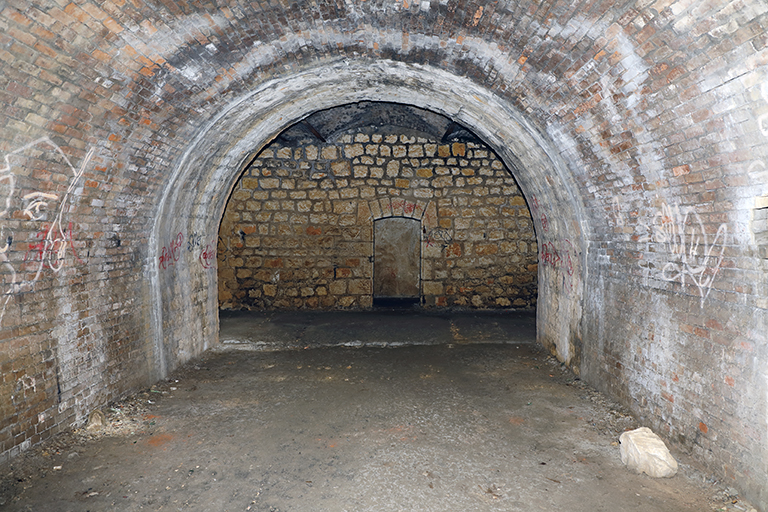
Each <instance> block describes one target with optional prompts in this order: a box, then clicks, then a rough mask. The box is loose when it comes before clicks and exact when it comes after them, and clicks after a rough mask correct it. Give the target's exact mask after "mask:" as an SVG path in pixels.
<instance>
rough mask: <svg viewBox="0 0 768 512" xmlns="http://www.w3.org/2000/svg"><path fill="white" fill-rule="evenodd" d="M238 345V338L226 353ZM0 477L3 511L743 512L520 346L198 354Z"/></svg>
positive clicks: (550, 362)
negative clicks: (656, 458)
mask: <svg viewBox="0 0 768 512" xmlns="http://www.w3.org/2000/svg"><path fill="white" fill-rule="evenodd" d="M237 345H238V346H239V347H240V348H243V347H242V343H240V344H237ZM104 412H105V413H106V417H107V425H106V427H102V428H100V429H98V430H94V431H88V430H85V429H82V430H78V431H75V432H72V433H68V434H65V435H61V436H58V437H57V438H55V439H53V440H52V441H51V442H48V443H46V444H45V445H44V446H41V447H38V448H36V449H33V450H30V451H28V452H26V453H24V454H23V455H21V456H20V457H17V458H16V459H14V460H13V461H12V463H11V464H10V465H7V466H4V467H0V508H2V509H3V510H4V511H6V510H7V511H9V512H11V511H18V510H31V511H73V512H74V511H90V512H97V511H107V510H110V511H111V510H116V511H117V510H119V511H135V510H173V511H175V510H200V511H208V510H210V511H274V512H277V511H334V512H336V511H377V512H378V511H382V512H383V511H436V512H438V511H439V512H446V511H462V512H463V511H493V510H499V511H502V510H503V511H526V512H528V511H556V510H568V511H574V512H579V511H585V512H586V511H589V512H596V511H612V512H614V511H637V512H651V511H659V512H673V511H674V512H686V511H690V512H702V511H710V510H747V511H748V510H750V509H751V507H750V506H749V504H748V503H746V502H744V501H741V500H739V498H738V495H737V494H738V493H737V492H736V491H735V490H733V489H724V488H722V487H721V486H719V485H718V483H717V482H716V481H715V480H714V479H712V478H710V477H708V476H707V475H705V474H703V473H701V472H699V471H697V470H696V469H695V468H694V467H693V466H691V465H690V461H688V460H687V459H686V458H685V457H684V456H683V455H681V454H679V453H675V456H676V457H677V459H678V461H679V462H680V463H681V466H680V472H679V473H678V475H677V476H675V477H674V478H670V479H658V480H657V479H652V478H650V477H648V476H646V475H637V474H634V473H631V472H629V471H628V470H627V469H626V468H625V467H624V466H623V465H622V464H621V461H620V459H619V447H618V443H617V441H618V435H619V434H620V433H621V432H622V431H624V430H626V429H629V428H634V427H637V426H639V425H637V424H636V422H635V420H634V419H633V418H632V417H630V416H629V415H627V414H626V413H625V412H624V411H622V410H621V408H619V407H617V406H616V405H615V404H612V403H611V402H610V401H609V400H607V399H606V398H605V397H604V396H602V395H601V394H600V393H597V392H595V391H594V390H592V389H590V388H589V387H587V386H585V385H583V384H582V383H581V382H580V381H579V380H576V379H575V378H574V376H573V375H572V374H571V373H570V372H569V371H568V370H567V369H565V368H563V367H562V366H561V365H560V364H559V363H558V362H557V361H556V360H554V359H553V358H551V357H550V356H548V355H547V354H545V353H544V352H543V351H542V350H541V349H540V348H539V347H537V346H536V345H534V344H532V343H527V344H487V343H486V344H464V343H452V344H442V345H432V346H410V347H399V348H380V347H324V348H323V347H320V348H310V349H303V348H302V349H293V350H282V351H263V350H260V351H254V350H251V351H246V350H232V349H230V350H221V351H210V352H207V353H206V354H204V355H203V357H201V358H200V359H198V360H196V361H194V362H192V363H190V364H189V365H187V366H185V367H184V368H181V369H179V370H178V371H177V372H175V373H174V374H173V375H172V376H171V378H169V379H167V380H164V381H162V382H160V383H158V384H157V385H155V386H154V387H152V388H151V389H149V390H146V391H145V392H142V393H139V394H137V395H136V396H133V397H130V398H128V399H126V400H124V401H122V402H120V403H116V404H112V406H111V407H109V408H108V409H105V411H104Z"/></svg>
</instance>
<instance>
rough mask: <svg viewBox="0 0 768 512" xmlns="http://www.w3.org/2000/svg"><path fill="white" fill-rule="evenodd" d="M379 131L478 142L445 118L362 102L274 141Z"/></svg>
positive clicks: (314, 118) (325, 113)
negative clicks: (368, 130)
mask: <svg viewBox="0 0 768 512" xmlns="http://www.w3.org/2000/svg"><path fill="white" fill-rule="evenodd" d="M382 128H390V129H395V131H399V132H403V133H408V132H412V134H413V135H421V136H423V137H427V138H429V139H432V140H437V141H441V142H478V143H479V142H481V141H480V139H479V138H478V137H477V136H476V135H475V134H474V133H472V131H470V130H468V129H467V128H465V127H463V126H461V125H460V124H458V123H456V122H455V121H453V120H451V119H449V118H448V117H446V116H443V115H441V114H437V113H435V112H432V111H429V110H425V109H421V108H418V107H413V106H410V105H403V104H400V103H386V102H372V101H362V102H360V103H350V104H347V105H342V106H339V107H334V108H330V109H327V110H321V111H319V112H315V113H314V114H312V115H310V116H309V117H306V118H305V119H303V120H302V121H300V122H298V123H296V124H294V125H292V126H290V127H288V128H287V129H286V130H285V131H283V132H282V133H281V134H280V135H279V136H278V137H277V139H276V141H277V142H278V143H279V144H284V145H292V144H297V143H300V142H302V141H307V140H319V141H321V142H335V141H336V139H337V137H338V136H340V135H341V134H342V133H350V132H351V131H361V132H364V131H366V130H367V129H370V130H379V131H380V130H381V129H382Z"/></svg>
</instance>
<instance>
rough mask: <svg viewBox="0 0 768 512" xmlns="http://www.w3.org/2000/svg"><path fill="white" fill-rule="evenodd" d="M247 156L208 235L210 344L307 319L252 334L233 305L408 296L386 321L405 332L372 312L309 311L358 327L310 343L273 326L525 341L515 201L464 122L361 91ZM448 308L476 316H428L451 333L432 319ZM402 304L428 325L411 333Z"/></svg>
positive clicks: (530, 313)
mask: <svg viewBox="0 0 768 512" xmlns="http://www.w3.org/2000/svg"><path fill="white" fill-rule="evenodd" d="M254 155H255V156H254V157H253V158H251V159H250V160H249V161H248V162H247V163H246V165H245V167H244V169H243V171H242V175H241V176H240V178H239V179H238V181H237V183H236V184H235V186H234V188H233V191H232V194H231V196H230V198H229V200H228V202H227V206H226V209H225V211H224V214H223V218H222V223H221V227H220V230H219V237H218V250H217V255H218V286H219V306H220V308H221V309H222V317H221V319H220V322H221V336H222V339H223V340H224V341H225V343H227V344H229V345H230V346H231V345H232V344H234V343H236V342H237V340H238V339H240V340H241V341H242V342H243V343H247V342H248V340H250V341H256V342H257V343H259V346H263V344H264V343H266V342H267V341H265V340H269V344H270V346H272V347H276V346H277V347H279V346H280V342H279V340H278V337H277V336H276V333H277V331H279V330H280V329H283V330H285V329H286V327H287V325H290V324H296V323H298V324H299V325H302V326H306V315H282V316H281V317H280V318H281V320H280V326H281V327H280V329H278V328H276V326H275V325H271V326H270V329H269V331H270V333H269V334H267V333H263V332H262V333H260V332H259V331H263V330H264V326H263V324H262V325H260V324H259V323H258V321H256V320H255V319H256V318H258V319H261V320H263V318H264V316H265V315H244V314H238V313H234V312H237V311H244V310H250V311H262V312H264V311H315V312H317V311H330V310H336V311H338V310H351V311H366V310H368V311H370V310H371V309H372V308H373V309H374V310H377V311H378V310H380V309H381V308H392V307H398V308H403V307H408V306H415V307H416V308H415V309H413V308H411V311H410V313H411V315H409V316H407V317H406V316H405V315H404V314H401V315H399V316H398V317H392V318H390V321H392V322H399V323H402V322H405V321H406V319H409V320H410V322H412V329H413V331H414V332H411V333H410V335H409V336H407V338H405V339H397V337H396V336H389V334H391V333H393V332H394V331H393V330H392V329H386V328H383V327H384V323H385V322H384V320H383V319H381V318H379V321H378V322H374V320H373V318H374V316H375V315H374V316H369V318H367V319H366V320H364V319H363V318H361V316H360V315H357V316H354V317H350V316H338V315H337V316H335V317H334V320H330V318H324V319H321V318H320V317H319V316H317V315H314V316H313V318H314V322H316V323H319V324H325V323H327V322H331V321H332V322H333V323H336V324H337V325H338V324H344V323H347V324H350V323H356V324H359V325H358V327H357V329H356V330H355V333H354V336H352V333H349V335H348V336H338V337H333V336H328V337H325V338H323V341H322V342H321V341H320V340H317V339H311V337H310V336H307V335H304V334H302V333H301V332H296V331H295V330H287V331H285V332H284V335H285V339H284V340H283V341H282V343H283V344H284V345H282V346H294V345H296V344H300V343H299V339H301V340H302V343H305V344H306V346H315V345H317V344H318V343H325V344H328V343H333V341H332V340H334V339H335V340H336V344H344V343H349V342H352V341H356V342H359V343H364V344H370V343H374V344H382V343H385V344H389V343H392V344H404V343H440V342H443V343H448V342H452V341H455V340H462V341H464V342H469V341H473V340H474V341H478V342H480V341H484V342H489V341H495V342H511V341H518V342H519V341H527V342H535V326H534V325H533V324H534V322H535V307H536V301H537V280H538V258H537V243H536V237H535V233H534V229H533V223H532V219H531V214H530V210H529V209H528V207H527V206H526V201H525V198H524V197H523V195H522V192H521V190H520V188H519V186H518V184H517V181H516V180H515V177H514V176H513V175H512V173H511V171H510V169H508V168H507V167H506V166H505V165H504V163H503V161H502V160H501V159H500V158H499V157H498V156H497V155H496V153H495V152H494V151H493V150H492V149H491V148H490V147H489V146H488V145H487V144H485V143H484V142H483V141H482V140H481V139H480V138H479V137H478V136H477V135H475V134H474V133H473V132H472V131H471V130H469V129H467V128H465V127H463V126H461V125H460V124H458V123H456V122H455V121H453V120H451V119H449V118H447V117H445V116H442V115H440V114H437V113H434V112H431V111H428V110H424V109H420V108H417V107H414V106H410V105H403V104H398V103H384V102H370V101H366V102H360V103H357V104H348V105H343V106H339V107H333V108H331V109H327V110H323V111H319V112H315V113H313V114H312V115H310V116H308V117H306V118H304V119H302V120H301V121H300V122H298V123H296V124H294V125H292V126H290V127H289V128H287V129H286V130H284V131H283V132H281V133H280V134H279V135H278V136H277V137H276V138H275V140H273V141H272V142H270V143H269V144H268V145H267V146H266V147H264V148H263V149H261V150H260V151H258V152H255V153H254ZM544 226H545V228H546V224H544ZM457 309H458V310H462V311H464V312H467V311H475V314H474V315H472V318H473V320H472V321H470V320H469V315H466V314H464V315H461V316H462V317H463V318H462V319H458V318H449V317H448V315H443V317H444V319H448V320H449V321H450V328H449V324H447V323H446V322H442V323H443V324H445V325H443V326H442V328H441V327H440V322H438V320H437V319H436V315H435V314H434V313H435V312H439V311H443V312H446V311H451V310H457ZM416 311H422V312H429V313H430V318H431V322H428V323H429V324H430V329H431V330H433V332H420V333H419V334H417V333H416V332H415V331H418V330H419V327H418V326H419V325H421V326H425V325H424V322H425V321H426V320H424V319H415V318H412V314H413V313H415V312H416ZM479 311H483V312H485V315H481V314H479V313H477V312H479ZM500 312H514V313H516V314H515V315H507V317H504V316H500V315H499V314H497V313H500ZM401 313H405V312H404V311H401ZM488 313H491V314H488ZM267 316H269V317H271V318H274V316H273V315H267ZM297 316H298V317H301V318H297ZM454 316H455V315H454ZM482 318H485V320H486V321H487V322H488V323H490V324H491V325H492V327H491V328H490V329H487V330H485V332H481V330H478V324H480V323H482V322H483V320H482ZM276 321H277V320H276ZM369 322H373V323H369ZM382 322H384V323H382ZM310 323H311V322H310ZM247 325H250V328H248V327H247ZM470 325H471V328H470V329H469V330H466V329H467V328H468V327H469V326H470ZM366 326H367V328H368V329H369V331H368V332H361V331H360V330H361V329H364V328H365V327H366ZM350 327H351V326H350ZM515 330H517V332H514V331H515ZM396 331H397V332H400V329H396ZM437 332H442V337H441V336H438V335H437V334H436V333H437ZM315 334H317V333H316V332H315ZM382 335H385V336H383V337H381V336H382ZM350 336H352V338H354V339H350ZM376 336H379V337H378V338H377V337H376Z"/></svg>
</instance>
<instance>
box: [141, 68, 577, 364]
mask: <svg viewBox="0 0 768 512" xmlns="http://www.w3.org/2000/svg"><path fill="white" fill-rule="evenodd" d="M370 100H372V101H388V102H396V103H402V104H410V105H415V106H417V107H419V108H423V109H427V110H432V111H435V112H438V113H440V114H442V115H445V116H446V117H448V118H449V119H452V120H454V121H456V122H458V123H460V124H462V125H466V126H471V127H472V129H473V130H474V131H475V132H476V133H477V134H478V135H479V136H480V137H482V139H483V140H485V141H486V142H487V143H488V144H489V145H490V146H491V147H492V148H493V149H494V150H495V151H496V152H497V154H498V155H499V157H500V158H501V159H502V160H503V161H504V163H505V164H506V165H507V167H508V168H510V169H511V170H512V172H513V174H514V175H515V177H516V178H517V181H518V182H519V183H520V187H521V189H522V190H523V193H524V194H525V196H526V198H527V199H528V202H529V204H533V203H534V201H535V204H536V205H538V208H539V210H540V213H541V214H542V215H539V216H534V223H535V225H536V228H537V235H538V246H539V249H540V250H541V249H542V248H543V247H545V246H546V248H547V249H548V250H549V251H550V254H552V256H551V257H549V258H548V259H546V260H542V263H543V264H542V265H540V266H539V269H538V272H539V290H540V298H539V303H538V309H537V315H538V320H537V325H538V329H537V332H538V334H537V336H538V340H539V342H540V343H542V344H543V345H545V346H546V347H548V348H549V349H550V350H552V351H553V352H554V353H556V354H557V355H558V357H559V358H560V359H561V360H563V361H565V362H567V363H569V364H574V365H578V363H579V357H580V352H581V311H582V308H583V283H584V281H583V279H584V276H583V271H582V269H583V268H584V265H583V263H582V261H583V255H584V251H585V250H586V242H585V240H586V237H585V235H586V233H585V232H584V229H585V228H586V227H587V225H586V224H585V223H584V219H585V216H584V215H583V214H582V213H581V210H582V204H581V201H580V200H579V198H578V197H576V196H574V195H573V193H572V190H574V189H575V187H573V185H572V178H571V177H570V172H569V170H568V168H567V167H566V165H565V164H564V163H563V162H561V161H560V159H559V158H558V156H557V151H555V149H554V146H553V144H552V143H551V142H548V139H547V138H546V137H543V136H542V135H541V134H540V132H539V131H538V130H537V129H536V128H534V127H532V126H530V125H529V124H528V123H527V121H526V120H525V118H524V117H523V116H522V115H521V114H520V113H519V112H518V111H517V110H516V109H515V108H514V107H512V106H511V105H509V104H507V103H504V102H500V101H499V100H498V98H496V97H495V96H494V95H493V94H492V93H490V92H489V91H487V90H484V89H480V88H478V87H477V86H475V85H474V84H473V83H471V82H470V81H469V80H467V79H464V78H461V77H457V76H455V75H451V74H449V73H445V72H443V71H440V70H437V69H433V68H429V67H424V66H418V67H417V66H407V65H404V64H401V63H395V62H389V61H380V62H378V63H377V65H376V67H375V68H372V67H371V66H370V63H367V62H366V63H361V64H360V65H354V64H349V63H345V64H331V65H328V66H322V67H320V68H318V69H316V70H313V71H310V72H307V73H304V74H299V75H295V76H293V77H290V78H286V79H284V80H278V81H275V82H274V83H270V84H266V85H265V86H263V87H261V88H259V89H258V90H256V91H254V92H252V93H249V94H247V95H245V96H243V97H241V98H239V99H238V100H236V101H233V102H232V104H231V106H230V108H229V109H228V110H226V111H224V112H222V114H221V115H220V116H219V117H218V118H217V120H216V121H215V122H214V123H213V124H212V125H211V126H210V127H209V129H208V130H206V131H205V132H204V133H201V134H200V136H199V137H198V138H197V139H196V140H195V141H193V142H192V143H191V144H190V147H189V149H188V151H187V153H186V155H185V158H184V160H183V161H182V162H180V164H179V166H178V167H177V172H176V174H175V177H174V179H173V180H171V184H170V185H169V187H168V188H167V189H166V193H165V198H164V201H163V204H162V208H161V212H160V214H159V215H158V216H157V219H158V220H157V223H156V225H155V230H154V235H153V240H152V243H151V244H150V249H151V257H153V258H155V259H156V260H158V259H159V258H160V257H161V255H162V249H163V248H164V247H166V245H167V243H168V240H174V239H175V237H176V236H177V233H183V232H188V233H202V235H201V236H202V238H203V239H204V240H215V237H216V233H217V228H218V224H219V219H221V215H222V212H223V211H224V208H225V205H226V200H227V198H228V197H229V194H230V192H231V190H232V188H233V186H234V185H235V183H236V181H237V178H238V176H239V175H240V173H241V171H242V169H243V168H244V167H245V166H247V165H248V163H249V162H250V161H251V160H252V159H253V158H254V157H255V156H256V154H255V153H254V148H257V151H258V149H259V148H262V147H264V145H265V144H266V143H267V142H269V141H270V140H272V139H274V138H275V137H276V136H277V135H278V134H279V133H280V132H282V131H283V130H284V129H285V128H286V127H287V126H290V125H291V124H294V123H295V122H297V121H299V120H301V119H302V118H304V117H306V116H307V115H309V114H311V113H312V112H317V111H319V110H323V109H325V108H330V107H333V106H337V105H340V104H345V103H349V102H350V101H352V102H358V101H370ZM189 183H195V184H196V186H195V187H190V186H188V184H189ZM534 213H537V212H534ZM545 218H546V219H547V221H546V223H544V222H545V221H543V220H542V219H545ZM166 251H167V249H166ZM555 255H556V256H555ZM565 262H567V265H566V263H565ZM165 270H166V271H165V272H160V271H159V270H158V271H157V273H156V274H155V275H154V276H151V277H152V284H153V290H154V292H153V293H154V295H155V296H154V302H155V304H156V307H155V311H154V312H155V318H154V328H155V332H156V363H157V367H158V369H159V371H160V373H163V372H164V371H165V370H166V368H167V367H169V366H175V365H176V364H178V363H179V362H182V361H185V360H187V359H189V358H190V357H192V356H193V355H195V354H196V353H199V352H200V351H201V350H204V349H205V348H207V347H208V346H211V345H212V344H215V343H216V342H217V328H218V318H217V310H218V308H217V303H218V301H217V297H216V293H215V290H216V288H217V287H216V272H215V270H212V269H210V268H206V267H205V266H204V265H195V264H194V262H192V261H186V260H185V261H183V262H182V263H181V264H177V265H172V266H171V267H170V271H168V269H165ZM179 312H181V314H179Z"/></svg>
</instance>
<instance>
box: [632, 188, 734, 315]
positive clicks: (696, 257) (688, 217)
mask: <svg viewBox="0 0 768 512" xmlns="http://www.w3.org/2000/svg"><path fill="white" fill-rule="evenodd" d="M645 228H646V229H647V230H648V232H649V233H648V234H647V235H645V236H642V237H640V238H639V239H638V241H639V242H656V243H660V244H664V245H665V248H666V254H669V255H670V256H671V257H672V259H671V260H670V261H668V262H667V263H665V264H664V266H663V267H662V269H661V273H660V277H661V278H662V279H664V280H665V281H679V282H680V284H682V285H683V286H685V285H686V282H687V281H688V280H690V281H691V282H692V283H693V284H695V285H696V287H697V288H698V290H699V295H700V296H701V304H700V305H701V306H702V307H703V306H704V302H705V301H706V300H707V297H708V296H709V292H710V291H711V290H712V284H713V283H714V281H715V278H716V277H717V274H718V272H719V271H720V266H721V265H722V263H723V256H724V253H725V242H726V238H727V236H728V226H727V225H726V224H721V225H720V227H719V228H718V229H717V233H716V234H715V236H714V238H711V237H710V236H709V235H707V231H706V228H705V225H704V222H703V221H702V219H701V216H699V214H698V213H696V212H695V211H688V212H686V213H684V214H683V213H682V212H681V208H680V207H679V206H669V205H667V204H666V203H665V204H663V205H662V207H661V209H660V210H659V211H658V212H657V213H656V215H655V216H654V218H653V221H652V222H651V225H650V226H648V225H645Z"/></svg>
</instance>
